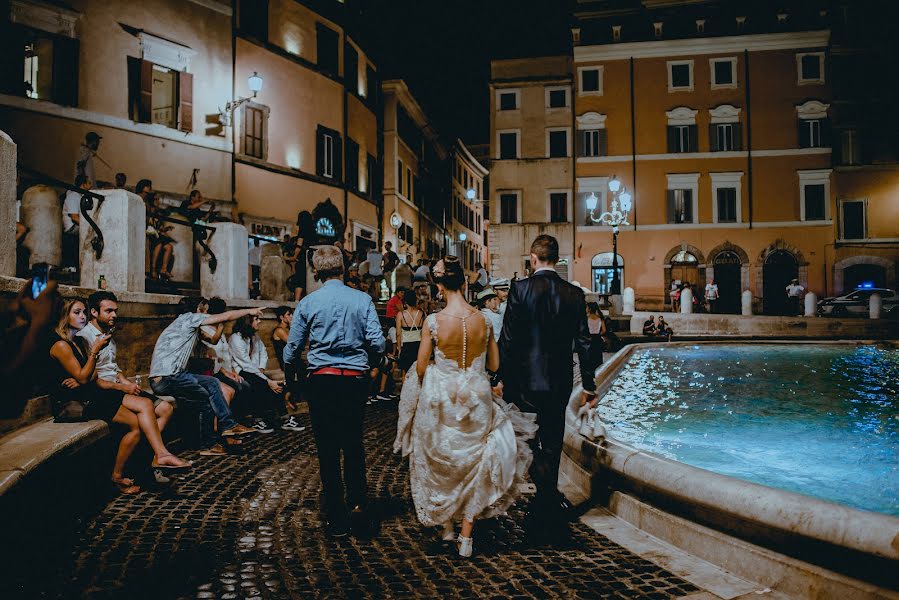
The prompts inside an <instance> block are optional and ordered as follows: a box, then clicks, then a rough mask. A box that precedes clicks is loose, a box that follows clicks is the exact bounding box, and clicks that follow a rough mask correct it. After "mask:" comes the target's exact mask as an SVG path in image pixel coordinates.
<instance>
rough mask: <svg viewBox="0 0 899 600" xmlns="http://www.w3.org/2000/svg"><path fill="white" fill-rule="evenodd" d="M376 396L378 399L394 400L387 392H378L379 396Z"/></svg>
mask: <svg viewBox="0 0 899 600" xmlns="http://www.w3.org/2000/svg"><path fill="white" fill-rule="evenodd" d="M375 398H377V399H378V400H383V401H385V402H389V401H390V400H393V398H391V397H390V396H388V395H387V394H378V395H377V396H375Z"/></svg>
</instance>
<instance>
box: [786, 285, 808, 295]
mask: <svg viewBox="0 0 899 600" xmlns="http://www.w3.org/2000/svg"><path fill="white" fill-rule="evenodd" d="M803 289H804V288H803V287H802V286H801V285H799V284H798V283H795V284H794V283H791V284H790V285H788V286H787V296H789V297H790V298H798V297H799V296H801V295H802V290H803Z"/></svg>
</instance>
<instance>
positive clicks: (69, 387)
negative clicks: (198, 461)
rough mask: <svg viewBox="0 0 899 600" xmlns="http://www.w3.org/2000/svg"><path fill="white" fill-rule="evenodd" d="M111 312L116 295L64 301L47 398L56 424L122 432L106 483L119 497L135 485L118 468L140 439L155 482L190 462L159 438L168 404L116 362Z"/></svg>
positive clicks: (114, 313) (99, 294) (135, 489)
mask: <svg viewBox="0 0 899 600" xmlns="http://www.w3.org/2000/svg"><path fill="white" fill-rule="evenodd" d="M88 308H89V310H90V312H89V313H88ZM117 312H118V304H117V302H116V297H115V296H114V295H113V294H112V293H110V292H106V291H98V292H95V293H94V294H92V295H91V297H90V298H89V300H88V303H87V305H85V303H84V302H83V301H82V300H79V299H77V298H76V299H70V300H67V301H66V302H65V303H64V305H63V310H62V313H61V315H60V318H59V321H58V323H57V326H56V329H55V333H56V336H57V340H56V342H55V343H54V344H53V345H52V346H51V348H50V356H51V357H52V358H53V361H51V365H52V369H53V382H54V384H55V385H54V388H53V390H52V392H51V400H52V402H53V407H54V414H56V415H57V420H59V421H65V420H81V419H100V420H103V421H106V422H107V423H108V424H110V425H112V424H113V423H115V424H119V425H123V426H125V427H126V428H127V431H126V432H125V434H124V435H123V436H122V439H121V440H120V441H119V445H118V450H117V452H116V457H115V462H114V464H113V468H112V477H111V479H112V482H113V483H114V484H115V485H116V486H117V487H118V489H119V491H121V492H122V493H124V494H137V493H139V492H140V487H139V486H137V485H135V481H134V479H133V478H128V477H125V474H124V470H125V465H126V463H127V461H128V459H129V457H130V456H131V455H132V453H133V452H134V450H135V448H136V447H137V445H138V443H139V442H140V441H141V438H142V437H144V438H146V440H147V442H148V443H149V444H150V447H151V448H152V449H153V454H154V456H153V460H152V463H151V466H152V468H153V469H154V471H155V475H156V481H157V482H159V483H164V482H165V481H166V480H167V478H166V477H165V476H164V475H163V474H162V471H163V470H172V469H174V470H183V469H187V468H189V467H190V466H191V463H190V462H188V461H184V460H181V459H180V458H178V457H177V456H175V455H173V454H172V453H171V452H170V451H169V450H168V448H166V446H165V443H164V442H163V440H162V430H163V429H165V426H166V424H167V423H168V421H169V419H171V416H172V412H173V407H172V405H171V404H170V403H168V402H164V401H161V400H159V399H158V398H156V397H155V396H153V395H152V394H149V393H147V392H144V391H143V390H141V388H140V386H139V385H137V384H136V383H134V382H133V381H131V380H129V379H127V378H126V377H124V376H123V375H122V371H121V369H120V368H119V366H118V364H116V356H115V352H116V347H115V342H113V341H112V334H113V331H114V330H115V325H116V318H117ZM88 319H90V322H88Z"/></svg>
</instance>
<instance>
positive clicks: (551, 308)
mask: <svg viewBox="0 0 899 600" xmlns="http://www.w3.org/2000/svg"><path fill="white" fill-rule="evenodd" d="M499 347H500V369H501V370H500V375H501V377H502V380H503V384H504V388H505V391H504V393H503V395H504V396H505V399H506V400H507V401H510V402H514V403H515V404H516V405H517V406H518V407H519V408H520V409H521V410H522V411H524V412H532V413H537V425H538V426H539V429H538V431H537V435H536V437H535V439H534V440H533V441H532V442H531V448H532V449H533V451H534V462H533V464H532V465H531V479H532V480H533V482H534V484H535V485H536V486H537V498H536V499H535V502H536V504H537V506H538V508H537V510H541V509H542V508H543V507H549V506H551V505H555V506H558V500H559V499H560V494H559V492H558V481H559V461H560V459H561V457H562V438H563V436H564V433H565V408H566V406H567V405H568V400H569V398H570V396H571V391H572V389H573V384H574V360H573V358H572V357H573V354H574V353H575V352H576V353H577V355H578V362H579V366H580V372H581V379H582V380H583V383H584V389H586V390H588V391H593V390H595V389H596V384H595V382H594V373H595V370H596V367H597V366H598V365H594V364H592V363H591V360H590V331H589V329H588V327H587V313H586V309H585V301H584V292H583V290H581V289H580V288H579V287H576V286H574V285H571V284H570V283H568V282H567V281H565V280H563V279H562V278H561V277H559V274H558V273H556V272H555V271H554V270H541V271H537V272H536V273H534V274H533V275H532V276H531V277H529V278H527V279H524V280H521V281H516V282H513V283H512V286H511V287H510V289H509V299H508V304H507V305H506V314H505V317H504V319H503V332H502V335H501V336H500V343H499Z"/></svg>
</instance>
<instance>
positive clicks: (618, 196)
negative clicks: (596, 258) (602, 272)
mask: <svg viewBox="0 0 899 600" xmlns="http://www.w3.org/2000/svg"><path fill="white" fill-rule="evenodd" d="M609 191H610V192H612V198H613V199H612V210H610V211H606V212H604V213H602V214H601V215H599V216H598V217H596V216H594V214H593V213H594V211H596V204H597V202H598V200H599V199H598V198H597V197H596V194H594V193H593V192H590V195H589V196H587V210H588V211H590V214H589V215H588V216H589V217H590V220H591V221H593V222H594V223H599V224H600V225H608V226H609V227H611V228H612V285H611V286H610V288H609V292H611V295H613V296H617V295H619V294H621V279H620V278H619V277H618V228H619V227H620V226H621V225H630V223H628V221H627V214H628V213H629V212H630V211H631V195H630V193H629V192H628V191H627V190H626V189H625V188H624V186H622V185H621V182H620V181H618V179H616V178H612V180H611V181H609ZM619 209H620V210H619Z"/></svg>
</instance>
